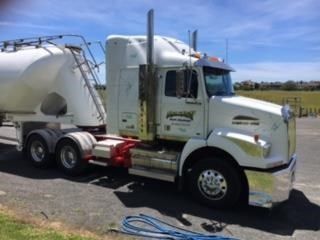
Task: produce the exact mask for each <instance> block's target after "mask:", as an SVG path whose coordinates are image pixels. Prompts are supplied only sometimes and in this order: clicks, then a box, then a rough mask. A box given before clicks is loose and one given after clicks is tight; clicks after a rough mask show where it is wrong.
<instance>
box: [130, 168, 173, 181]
mask: <svg viewBox="0 0 320 240" xmlns="http://www.w3.org/2000/svg"><path fill="white" fill-rule="evenodd" d="M129 174H132V175H137V176H141V177H147V178H153V179H158V180H162V181H167V182H174V181H175V177H176V175H175V174H174V173H173V172H167V171H160V170H157V169H150V168H129Z"/></svg>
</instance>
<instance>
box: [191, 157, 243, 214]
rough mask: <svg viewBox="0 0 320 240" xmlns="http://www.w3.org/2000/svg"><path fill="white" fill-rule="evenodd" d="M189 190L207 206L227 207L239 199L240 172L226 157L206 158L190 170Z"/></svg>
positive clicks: (240, 187) (240, 186) (240, 188)
mask: <svg viewBox="0 0 320 240" xmlns="http://www.w3.org/2000/svg"><path fill="white" fill-rule="evenodd" d="M189 190H190V192H191V194H192V195H193V197H194V198H195V199H197V200H198V201H199V202H201V203H203V204H205V205H207V206H209V207H213V208H229V207H232V206H234V205H235V204H236V203H237V202H239V200H240V196H241V190H242V183H241V177H240V173H239V171H238V170H237V169H236V168H235V167H234V166H233V165H232V164H230V163H229V162H228V160H226V159H220V158H218V157H211V158H206V159H203V160H201V161H200V162H198V163H196V164H195V166H194V167H193V169H192V170H191V174H190V177H189Z"/></svg>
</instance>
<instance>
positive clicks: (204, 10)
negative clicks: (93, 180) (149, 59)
mask: <svg viewBox="0 0 320 240" xmlns="http://www.w3.org/2000/svg"><path fill="white" fill-rule="evenodd" d="M0 2H1V1H0ZM7 2H8V1H7ZM9 2H14V3H13V4H9V5H8V6H6V7H4V6H3V5H2V10H1V12H0V36H1V37H0V39H1V40H6V39H12V38H22V37H29V36H39V35H51V34H61V33H75V34H82V35H84V36H85V37H86V38H87V39H88V40H90V41H93V40H100V41H104V40H105V38H106V37H107V36H108V35H110V34H135V35H136V34H139V35H141V34H145V31H146V13H147V11H148V10H149V9H150V8H153V9H154V10H155V33H156V34H159V35H166V36H171V37H176V38H179V39H181V40H183V41H186V42H187V40H188V35H187V32H188V30H194V29H198V31H199V34H198V38H199V42H198V48H199V50H200V51H202V52H206V53H208V54H209V55H215V56H220V57H222V58H224V57H225V40H226V39H228V41H229V63H230V64H231V65H232V66H233V67H234V68H235V69H236V70H237V72H235V73H234V74H233V78H234V80H235V81H241V80H246V79H252V80H255V81H285V80H288V79H292V80H320V27H319V23H320V1H318V0H256V1H253V0H233V1H232V0H184V1H182V0H181V1H175V0H112V1H108V0H105V1H101V0H100V1H98V0H91V1H88V0H64V1H61V0H60V1H58V0H45V1H41V0H24V1H22V0H20V1H18V0H16V1H14V0H11V1H9ZM99 56H100V55H99Z"/></svg>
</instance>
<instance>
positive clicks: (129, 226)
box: [119, 214, 237, 240]
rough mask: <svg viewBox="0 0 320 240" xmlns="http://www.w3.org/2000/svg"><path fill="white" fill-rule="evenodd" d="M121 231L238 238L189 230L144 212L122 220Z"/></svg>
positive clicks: (188, 239)
mask: <svg viewBox="0 0 320 240" xmlns="http://www.w3.org/2000/svg"><path fill="white" fill-rule="evenodd" d="M119 232H120V233H124V234H129V235H133V236H138V237H144V238H146V239H172V240H237V239H236V238H230V237H224V236H217V235H205V234H201V233H197V232H192V231H188V230H185V229H182V228H178V227H175V226H173V225H170V224H168V223H165V222H163V221H161V220H159V219H156V218H154V217H150V216H147V215H144V214H140V215H139V216H128V217H126V218H125V219H124V220H123V221H122V227H121V231H119Z"/></svg>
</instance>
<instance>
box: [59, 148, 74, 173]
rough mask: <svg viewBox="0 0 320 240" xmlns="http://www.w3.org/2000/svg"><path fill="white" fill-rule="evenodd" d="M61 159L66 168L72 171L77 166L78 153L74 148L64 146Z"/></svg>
mask: <svg viewBox="0 0 320 240" xmlns="http://www.w3.org/2000/svg"><path fill="white" fill-rule="evenodd" d="M60 159H61V163H62V165H63V166H64V167H65V168H67V169H72V168H74V167H75V166H76V164H77V153H76V151H75V150H74V149H73V148H72V147H70V146H64V147H62V148H61V150H60Z"/></svg>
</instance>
